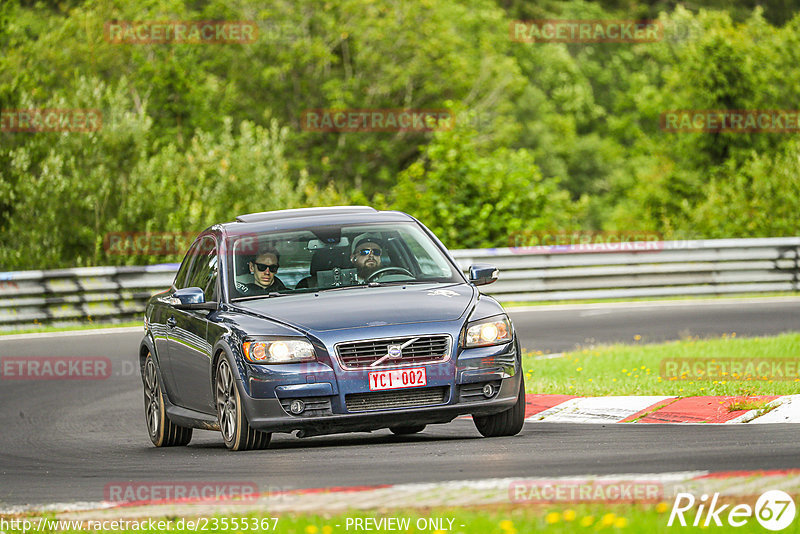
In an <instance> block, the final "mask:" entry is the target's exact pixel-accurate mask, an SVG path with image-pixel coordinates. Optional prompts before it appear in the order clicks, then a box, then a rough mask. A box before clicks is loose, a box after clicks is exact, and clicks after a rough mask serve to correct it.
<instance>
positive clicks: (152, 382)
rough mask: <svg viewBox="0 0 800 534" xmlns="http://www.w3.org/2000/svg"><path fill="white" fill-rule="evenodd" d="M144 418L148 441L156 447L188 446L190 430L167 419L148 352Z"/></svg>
mask: <svg viewBox="0 0 800 534" xmlns="http://www.w3.org/2000/svg"><path fill="white" fill-rule="evenodd" d="M144 416H145V419H146V420H147V432H148V433H149V434H150V441H152V442H153V445H155V446H156V447H174V446H176V445H188V444H189V442H190V441H191V440H192V429H191V428H185V427H182V426H178V425H176V424H175V423H173V422H172V421H170V420H169V417H167V412H166V408H165V406H164V393H163V392H162V391H161V385H160V384H159V382H158V370H157V369H156V362H155V361H154V360H153V355H152V354H150V353H149V352H148V353H147V357H146V358H145V360H144Z"/></svg>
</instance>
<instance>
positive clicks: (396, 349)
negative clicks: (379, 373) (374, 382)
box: [369, 337, 419, 367]
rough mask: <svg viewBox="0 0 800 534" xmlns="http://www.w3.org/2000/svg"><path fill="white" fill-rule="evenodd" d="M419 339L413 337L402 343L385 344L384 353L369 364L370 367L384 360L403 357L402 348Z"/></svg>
mask: <svg viewBox="0 0 800 534" xmlns="http://www.w3.org/2000/svg"><path fill="white" fill-rule="evenodd" d="M417 341H419V338H418V337H414V338H411V339H409V340H408V341H406V342H405V343H403V344H402V345H396V344H392V345H387V346H386V354H384V355H383V356H381V357H380V358H378V359H377V360H375V361H374V362H372V363H371V364H369V366H370V367H377V366H378V365H380V364H382V363H383V362H385V361H386V360H399V359H401V358H402V357H403V349H404V348H406V347H408V346H409V345H412V344H413V343H415V342H417Z"/></svg>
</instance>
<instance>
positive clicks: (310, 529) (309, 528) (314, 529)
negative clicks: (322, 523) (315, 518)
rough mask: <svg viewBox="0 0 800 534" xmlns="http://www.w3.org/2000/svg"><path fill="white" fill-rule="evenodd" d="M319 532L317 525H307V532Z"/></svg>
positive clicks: (314, 533)
mask: <svg viewBox="0 0 800 534" xmlns="http://www.w3.org/2000/svg"><path fill="white" fill-rule="evenodd" d="M317 532H319V529H318V528H317V526H316V525H308V526H307V527H306V534H317Z"/></svg>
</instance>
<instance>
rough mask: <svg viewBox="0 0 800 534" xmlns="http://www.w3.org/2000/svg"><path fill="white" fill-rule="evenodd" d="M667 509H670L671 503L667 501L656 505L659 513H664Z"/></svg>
mask: <svg viewBox="0 0 800 534" xmlns="http://www.w3.org/2000/svg"><path fill="white" fill-rule="evenodd" d="M667 510H669V505H668V504H667V503H665V502H660V503H658V504H657V505H656V512H658V513H659V514H663V513H664V512H666V511H667Z"/></svg>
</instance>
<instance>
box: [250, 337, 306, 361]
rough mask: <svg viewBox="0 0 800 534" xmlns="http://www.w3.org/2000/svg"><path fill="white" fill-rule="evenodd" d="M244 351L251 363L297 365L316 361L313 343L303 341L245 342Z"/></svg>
mask: <svg viewBox="0 0 800 534" xmlns="http://www.w3.org/2000/svg"><path fill="white" fill-rule="evenodd" d="M242 350H244V357H245V358H247V361H249V362H251V363H295V362H308V361H313V360H315V359H316V355H315V354H314V347H313V346H312V345H311V343H309V342H308V341H301V340H289V339H280V340H275V341H245V342H244V343H242Z"/></svg>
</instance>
